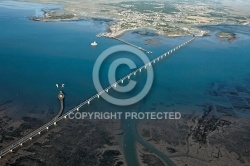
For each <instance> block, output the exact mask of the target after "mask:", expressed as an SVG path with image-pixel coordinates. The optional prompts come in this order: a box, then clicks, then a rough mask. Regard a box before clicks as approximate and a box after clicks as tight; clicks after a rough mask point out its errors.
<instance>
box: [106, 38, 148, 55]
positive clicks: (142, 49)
mask: <svg viewBox="0 0 250 166" xmlns="http://www.w3.org/2000/svg"><path fill="white" fill-rule="evenodd" d="M111 38H112V39H116V40H119V41H121V42H123V43H125V44H127V45H130V46H132V47H135V48H137V49H139V50H141V51H144V52H146V53H147V54H152V52H151V51H147V50H145V49H144V48H142V47H139V46H136V45H134V44H132V43H129V42H127V41H125V40H122V39H119V38H116V37H111Z"/></svg>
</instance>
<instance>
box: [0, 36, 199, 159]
mask: <svg viewBox="0 0 250 166" xmlns="http://www.w3.org/2000/svg"><path fill="white" fill-rule="evenodd" d="M194 39H195V38H192V39H190V40H188V41H187V42H185V43H183V44H181V45H179V46H177V47H175V48H173V49H171V50H169V51H168V52H166V53H164V54H162V55H160V56H158V57H156V58H155V59H153V60H151V61H150V62H148V63H147V64H145V65H143V66H141V67H140V68H138V69H136V70H134V71H132V72H131V73H129V74H128V75H126V76H125V77H123V78H121V79H119V80H118V81H116V82H115V83H113V84H111V85H110V86H109V87H107V88H105V89H103V90H102V91H100V92H99V93H97V94H96V95H94V96H92V97H90V98H89V99H87V100H85V101H84V102H82V103H80V104H79V105H78V106H76V107H75V108H73V109H71V110H70V111H68V112H67V113H65V114H63V115H62V116H59V117H56V118H53V119H52V120H51V121H49V122H48V123H46V124H45V125H43V126H41V127H40V128H38V129H36V130H35V131H33V132H31V133H30V134H28V135H26V136H24V137H23V138H21V139H19V140H17V141H15V142H14V143H12V144H11V145H9V146H7V147H5V148H4V149H2V150H1V152H0V158H2V157H3V156H4V155H6V154H8V153H10V152H13V150H14V149H16V148H18V147H20V146H23V144H24V143H25V142H27V141H29V140H32V138H33V137H35V136H37V135H40V134H41V132H42V131H46V130H48V129H49V127H51V126H53V125H56V124H57V122H58V121H60V120H62V119H67V117H68V116H69V115H70V114H71V113H73V112H75V111H79V109H80V108H81V107H82V106H84V105H86V104H90V102H91V101H92V100H94V99H95V98H99V97H100V96H101V95H102V94H103V93H108V91H109V90H110V89H111V88H116V85H117V84H119V83H123V81H124V80H125V79H128V80H129V79H130V77H131V76H133V75H136V73H137V72H141V71H142V70H143V69H146V68H147V66H151V65H152V64H155V63H156V62H158V61H160V60H162V59H163V58H164V57H167V56H169V55H171V54H172V53H173V52H175V51H176V50H178V49H180V48H181V47H183V46H185V45H187V44H189V43H190V42H192V41H193V40H194Z"/></svg>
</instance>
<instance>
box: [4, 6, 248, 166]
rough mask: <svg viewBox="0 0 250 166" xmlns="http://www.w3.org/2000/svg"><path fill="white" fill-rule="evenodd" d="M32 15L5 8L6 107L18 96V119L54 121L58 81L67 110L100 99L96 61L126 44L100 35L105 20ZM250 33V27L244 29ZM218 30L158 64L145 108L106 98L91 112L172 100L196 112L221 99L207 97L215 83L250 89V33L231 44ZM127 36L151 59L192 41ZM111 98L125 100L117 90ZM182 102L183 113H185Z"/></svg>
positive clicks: (13, 112) (104, 79)
mask: <svg viewBox="0 0 250 166" xmlns="http://www.w3.org/2000/svg"><path fill="white" fill-rule="evenodd" d="M35 12H36V11H35ZM30 15H34V9H32V10H18V9H15V10H13V9H6V8H0V77H1V81H0V94H1V95H0V103H4V102H6V101H8V100H10V99H13V98H15V100H14V101H13V103H12V104H11V107H10V108H9V110H8V113H9V114H10V115H13V116H14V115H15V116H25V115H28V114H30V113H34V114H38V115H39V116H40V117H41V118H46V112H47V111H48V109H51V108H54V110H55V111H57V110H58V103H57V98H56V96H57V93H58V89H56V87H55V84H56V83H64V84H65V85H66V86H65V89H64V92H65V93H66V110H69V109H70V108H72V107H74V106H75V105H77V104H79V103H80V102H82V101H84V100H85V99H87V98H89V97H90V96H92V95H94V94H95V93H96V91H95V88H94V85H93V81H92V69H93V66H94V63H95V60H96V59H97V57H98V56H99V55H100V54H101V53H102V51H104V50H105V49H107V48H109V47H111V46H114V45H118V44H121V43H120V42H119V41H116V40H110V39H107V38H96V37H95V35H96V34H98V33H99V32H100V31H104V30H105V24H104V23H102V22H94V21H79V22H49V23H44V22H33V21H30V20H28V19H27V16H30ZM238 28H239V27H237V28H236V30H237V29H238ZM244 28H247V29H248V27H243V28H241V30H239V32H241V31H242V29H244ZM230 29H233V28H230ZM244 32H245V31H244ZM215 33H216V29H215V30H214V32H213V33H212V35H211V36H210V37H205V38H197V39H196V40H195V41H194V42H192V43H191V44H190V45H188V46H186V47H184V48H182V49H181V50H179V51H178V52H176V53H174V54H173V56H171V57H169V58H168V59H166V60H164V61H161V62H160V63H158V64H157V65H156V66H155V67H154V72H155V79H154V84H153V87H152V89H151V91H150V93H149V94H148V95H147V96H146V98H145V99H144V100H143V101H142V102H141V103H140V108H138V105H135V106H130V107H125V108H120V107H116V106H113V105H111V104H109V103H106V102H105V101H103V100H101V99H100V100H98V101H94V102H93V104H92V105H91V106H90V107H88V110H100V111H103V110H104V111H117V110H126V111H131V110H140V111H149V110H151V108H152V106H155V105H156V104H158V105H159V103H164V104H165V105H171V106H176V108H175V109H176V111H188V110H189V107H192V106H194V105H202V104H204V103H210V102H213V101H214V98H213V97H211V96H210V95H208V94H207V90H208V88H209V85H210V84H212V83H214V82H223V83H235V82H237V83H242V84H244V85H246V86H248V89H249V86H250V85H247V84H246V83H245V82H243V80H244V79H245V78H249V73H250V65H249V64H250V54H249V53H250V52H249V45H250V38H249V34H248V33H237V32H236V33H237V35H238V37H239V39H237V40H236V41H233V42H231V43H229V42H227V41H221V40H218V39H217V38H216V37H215V36H214V34H215ZM121 38H123V39H125V40H127V41H130V42H132V43H135V44H137V45H139V46H143V47H145V48H146V49H147V50H150V51H153V54H152V55H149V58H150V59H152V58H154V57H156V56H158V55H160V54H162V53H164V52H165V51H167V50H169V49H171V48H172V47H174V46H176V45H179V44H181V43H183V42H184V41H187V40H188V39H190V37H180V38H165V37H162V36H156V37H145V36H141V35H137V34H131V33H130V32H128V33H126V34H125V35H123V36H122V37H121ZM146 39H153V40H154V41H157V42H156V43H157V44H156V45H148V46H147V45H144V41H145V40H146ZM94 40H96V41H97V42H98V43H99V45H98V47H95V48H94V47H91V46H90V43H91V42H93V41H94ZM122 56H124V55H123V54H122V53H121V54H119V55H115V57H112V58H113V59H115V58H118V57H122ZM126 56H129V57H131V58H132V59H133V60H135V62H136V64H137V65H138V66H140V65H141V62H140V60H138V59H137V58H135V57H132V56H131V55H127V54H126ZM112 58H111V59H109V60H107V61H106V63H105V65H104V68H103V71H102V76H101V80H102V82H103V84H104V86H107V85H108V83H107V66H109V64H110V63H111V62H112ZM126 72H129V70H128V69H127V68H124V69H122V70H121V71H120V72H118V75H123V74H125V73H126ZM144 77H145V75H143V74H141V76H140V77H137V79H139V80H137V81H138V84H139V85H143V83H144V81H143V79H145V78H144ZM249 90H250V89H249ZM111 94H114V95H119V94H117V93H115V92H111ZM128 95H129V94H128ZM216 102H218V101H216ZM179 105H181V106H180V108H182V109H179V107H178V106H179ZM171 109H172V107H171ZM165 110H168V109H167V108H165ZM155 111H158V110H157V109H156V110H155ZM168 111H170V110H168ZM246 113H247V112H246ZM124 123H125V125H124V128H125V129H126V130H127V131H131V133H130V132H125V135H124V143H125V144H126V145H127V146H126V147H124V149H125V152H126V158H127V162H128V164H133V163H135V162H136V158H135V157H134V156H135V155H133V154H134V152H135V148H134V142H133V140H135V138H136V136H133V132H135V131H133V130H131V127H130V128H129V127H128V128H126V125H128V124H133V122H128V123H126V122H124ZM131 141H132V142H131ZM129 145H131V146H129ZM129 152H131V153H129Z"/></svg>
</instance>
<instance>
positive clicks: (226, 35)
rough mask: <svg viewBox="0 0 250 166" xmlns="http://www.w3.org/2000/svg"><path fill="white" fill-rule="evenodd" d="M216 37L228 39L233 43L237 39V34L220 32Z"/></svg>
mask: <svg viewBox="0 0 250 166" xmlns="http://www.w3.org/2000/svg"><path fill="white" fill-rule="evenodd" d="M216 36H217V37H218V38H221V39H226V40H227V41H233V40H236V38H237V36H236V34H235V33H231V32H219V33H217V34H216Z"/></svg>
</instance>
